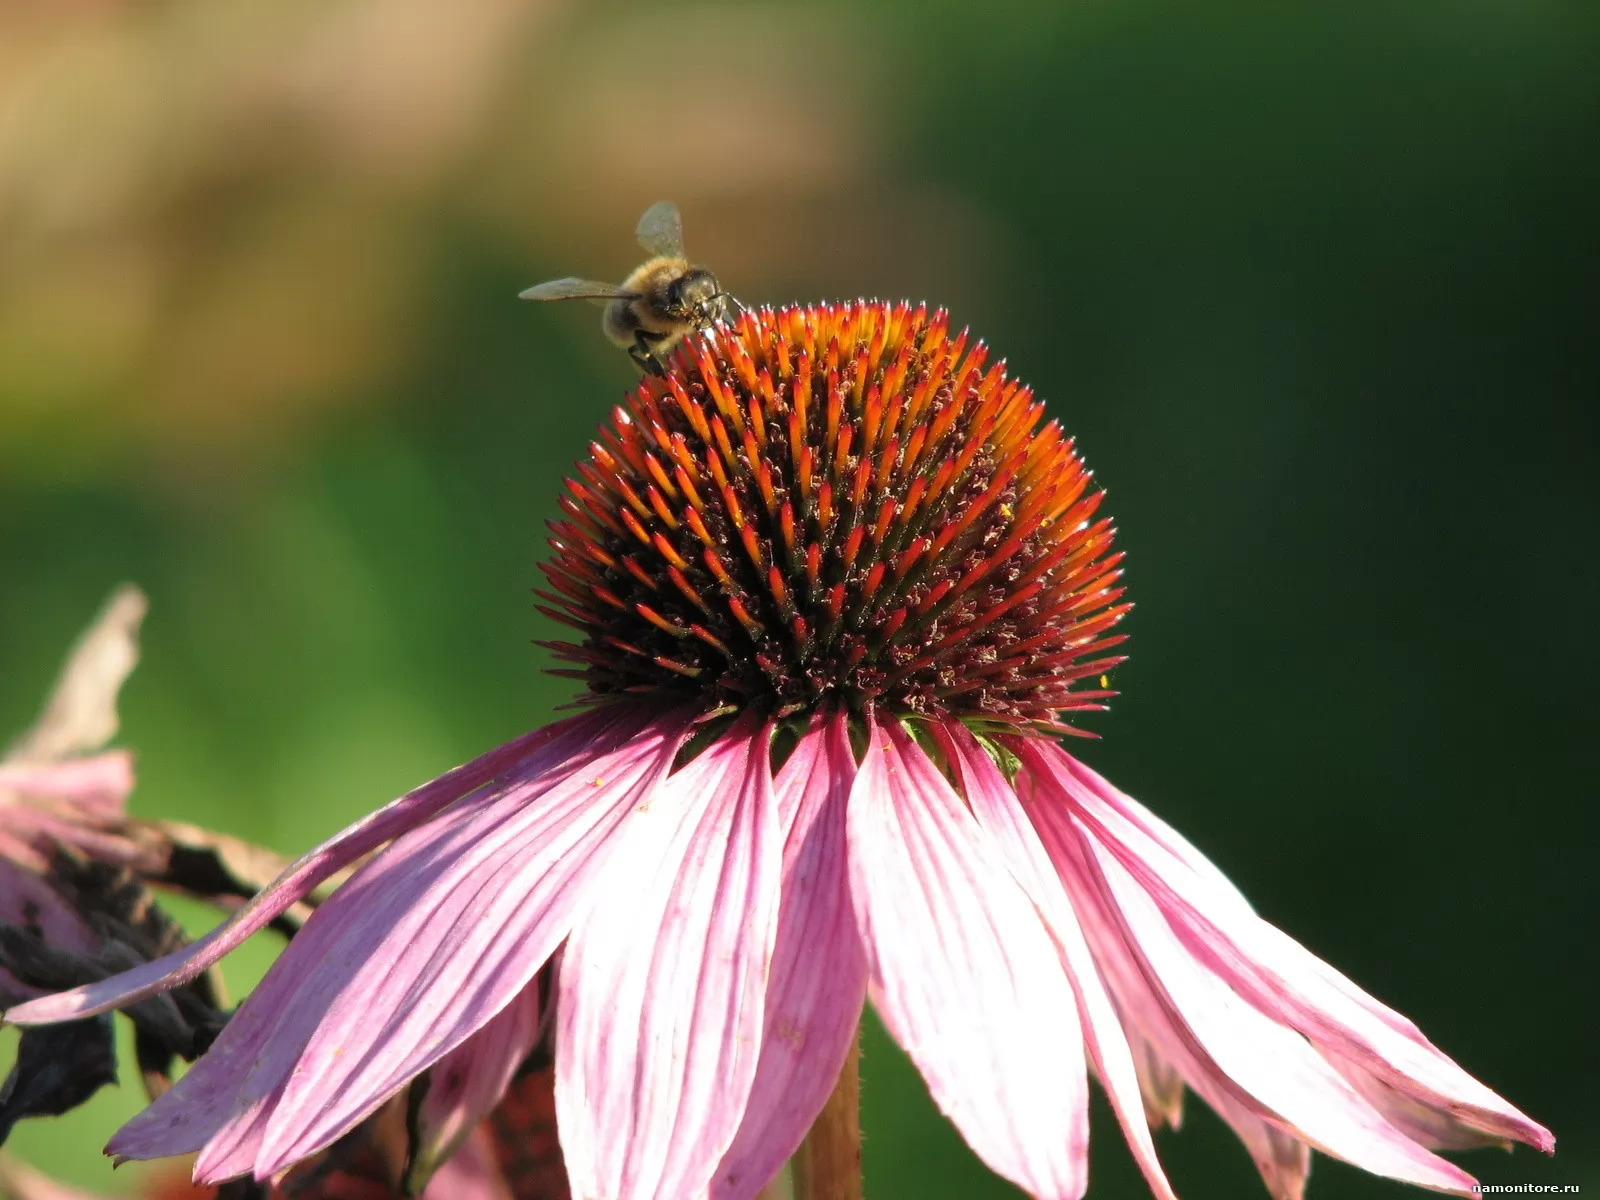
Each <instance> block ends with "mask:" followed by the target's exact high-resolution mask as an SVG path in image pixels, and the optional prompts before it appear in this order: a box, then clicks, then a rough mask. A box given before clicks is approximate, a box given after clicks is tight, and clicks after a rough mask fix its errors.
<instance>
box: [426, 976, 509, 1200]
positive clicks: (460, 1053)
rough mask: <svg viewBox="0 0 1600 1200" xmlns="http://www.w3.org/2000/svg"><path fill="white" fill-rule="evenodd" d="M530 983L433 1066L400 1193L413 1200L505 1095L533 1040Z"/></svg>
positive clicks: (429, 1073) (429, 1074)
mask: <svg viewBox="0 0 1600 1200" xmlns="http://www.w3.org/2000/svg"><path fill="white" fill-rule="evenodd" d="M540 1017H541V1012H540V1004H539V982H538V979H537V978H535V979H534V980H533V981H532V982H531V983H529V984H528V985H527V986H526V987H524V988H523V989H522V991H520V992H519V993H517V995H516V997H515V998H514V999H513V1000H512V1001H511V1003H510V1004H508V1005H506V1006H505V1008H503V1009H501V1010H500V1012H499V1014H498V1015H496V1016H495V1017H494V1018H493V1019H492V1020H491V1021H490V1022H489V1023H488V1024H487V1025H485V1026H484V1027H483V1028H482V1029H480V1030H478V1032H477V1033H475V1034H473V1035H472V1036H471V1037H469V1038H468V1039H467V1040H466V1041H464V1042H462V1043H461V1045H459V1046H457V1047H456V1048H455V1049H454V1050H452V1051H450V1053H449V1054H446V1055H445V1056H444V1057H443V1058H441V1059H440V1060H439V1061H438V1062H436V1063H434V1064H433V1066H432V1067H431V1068H430V1069H429V1071H428V1090H427V1092H426V1093H425V1094H424V1095H423V1097H422V1104H421V1105H420V1106H419V1110H418V1112H417V1116H416V1123H415V1125H416V1127H415V1131H414V1135H413V1136H414V1139H415V1140H414V1142H413V1145H412V1150H411V1161H410V1162H409V1163H408V1164H407V1169H406V1179H405V1183H406V1191H407V1194H414V1193H415V1192H417V1191H420V1190H421V1189H422V1185H423V1184H425V1183H426V1182H427V1181H428V1180H429V1178H430V1177H434V1173H435V1172H436V1171H437V1170H439V1168H440V1165H441V1164H442V1163H445V1162H447V1161H450V1162H453V1161H454V1159H452V1158H451V1156H452V1155H453V1154H455V1152H456V1151H457V1149H459V1148H460V1147H461V1145H462V1142H463V1141H464V1140H465V1139H466V1137H467V1135H468V1134H470V1133H471V1132H472V1131H473V1129H474V1128H476V1126H477V1125H478V1122H479V1121H481V1120H482V1119H483V1118H484V1117H486V1116H488V1115H489V1113H490V1111H491V1110H493V1108H494V1106H495V1105H496V1104H498V1103H500V1097H501V1096H503V1095H505V1090H506V1086H507V1085H508V1084H509V1083H510V1082H511V1079H512V1076H514V1075H515V1074H516V1073H517V1069H518V1068H519V1067H520V1066H521V1065H522V1061H523V1060H524V1059H525V1058H527V1056H528V1052H529V1051H530V1050H531V1049H532V1048H533V1044H534V1042H535V1041H536V1040H537V1039H538V1037H539V1030H540V1027H541V1022H540Z"/></svg>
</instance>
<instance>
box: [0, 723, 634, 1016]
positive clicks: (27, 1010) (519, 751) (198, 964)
mask: <svg viewBox="0 0 1600 1200" xmlns="http://www.w3.org/2000/svg"><path fill="white" fill-rule="evenodd" d="M650 715H651V714H650V712H649V711H648V710H646V709H644V708H643V707H634V706H626V705H607V706H605V707H602V708H598V709H595V710H593V711H592V712H587V713H582V714H580V715H578V716H576V717H571V718H569V719H568V720H565V721H560V722H557V723H556V724H554V725H551V726H548V727H547V728H544V729H540V730H535V731H534V732H532V733H528V734H524V735H523V736H522V737H520V738H517V739H516V740H515V741H512V742H508V743H507V744H506V745H504V746H501V747H499V748H498V749H495V750H491V751H489V753H487V754H485V755H482V756H481V757H479V758H475V759H473V760H472V761H471V762H469V763H466V764H465V765H463V766H459V767H457V768H456V769H455V770H453V771H449V772H447V773H445V774H444V775H441V776H440V777H439V778H438V779H435V780H434V781H433V782H431V783H426V784H423V786H421V787H419V788H417V789H416V790H415V791H412V792H408V793H406V795H404V796H402V797H401V798H400V799H398V800H395V801H393V802H392V803H390V804H388V805H386V806H385V807H383V808H381V809H379V810H378V811H377V812H375V813H372V814H370V815H369V816H366V817H364V818H362V819H361V820H360V821H357V822H356V823H355V824H354V825H352V826H350V827H349V828H348V829H345V830H343V831H342V832H340V833H338V834H336V835H334V836H333V837H332V838H330V839H329V840H328V841H326V842H323V843H322V845H320V846H318V847H317V848H316V849H314V850H311V851H310V852H308V853H306V854H305V855H303V856H301V857H300V858H299V859H297V860H296V861H295V862H293V863H291V864H290V865H289V867H288V868H287V869H285V870H284V872H283V874H281V875H279V876H278V878H277V879H276V880H274V881H273V882H272V884H271V885H270V886H269V887H267V888H265V889H264V890H263V891H262V892H261V893H260V894H258V895H257V896H256V897H255V898H254V899H253V900H251V901H250V902H249V903H248V904H246V905H244V907H242V908H240V909H239V910H238V912H236V913H234V914H233V915H232V916H231V917H229V918H228V919H227V920H226V921H224V922H223V923H222V924H221V925H219V926H217V927H216V928H215V929H213V930H212V931H211V932H210V933H208V934H206V935H205V937H203V938H201V939H200V940H199V941H197V942H195V943H194V944H193V945H190V946H185V947H184V948H183V949H182V950H175V951H173V952H172V953H171V954H167V955H164V956H163V957H161V958H158V959H154V960H152V961H151V962H148V963H144V964H142V965H140V966H138V967H135V968H134V969H133V970H131V971H124V972H123V973H122V974H120V975H113V976H112V977H111V978H110V979H104V980H100V981H99V982H97V983H91V984H86V985H85V986H83V987H78V988H73V989H72V990H71V991H66V992H60V993H57V994H56V995H54V996H47V997H45V998H44V999H41V1000H33V1001H30V1002H29V1003H27V1004H23V1005H20V1006H18V1007H17V1008H14V1009H12V1010H11V1011H9V1012H7V1013H6V1014H5V1019H6V1020H7V1021H11V1022H13V1023H15V1024H18V1025H48V1024H50V1023H52V1022H55V1021H69V1020H72V1019H74V1018H76V1017H87V1016H93V1015H94V1014H95V1013H102V1012H108V1011H110V1010H111V1009H114V1008H122V1007H124V1006H126V1005H128V1004H131V1003H133V1002H134V1001H136V1000H141V999H143V998H144V997H146V996H151V995H154V994H155V993H157V992H162V991H166V990H168V989H169V988H174V987H176V986H178V985H179V984H180V983H187V982H188V981H189V980H191V979H193V978H195V977H196V976H197V975H199V974H200V973H201V972H203V971H205V970H206V969H208V968H209V967H210V966H211V965H212V964H214V963H216V962H217V961H218V960H219V959H221V958H222V957H223V956H224V955H226V954H228V953H229V952H230V951H232V950H233V949H235V948H236V947H238V946H239V945H241V944H242V943H243V942H244V941H245V940H246V939H247V938H249V937H250V935H251V934H253V933H255V932H257V931H258V930H261V929H264V928H265V927H266V926H267V925H269V924H271V923H272V921H273V920H274V919H275V918H276V917H278V916H279V915H281V914H282V913H284V912H286V911H287V910H288V909H289V908H291V907H292V906H293V905H294V904H296V903H297V902H298V901H300V900H302V899H304V898H305V897H306V896H307V895H309V894H310V893H311V891H312V890H313V889H314V888H316V886H317V885H318V884H320V883H322V882H323V881H324V880H326V879H328V878H329V877H330V876H332V875H335V874H337V873H338V872H339V871H341V870H343V869H344V868H345V867H346V866H348V865H349V864H350V863H352V862H355V861H356V860H357V859H359V858H360V857H361V856H362V855H364V854H366V853H367V852H368V851H371V850H373V849H376V848H377V847H378V846H381V845H383V843H385V842H387V841H390V840H391V839H393V838H395V837H397V836H399V835H400V834H402V833H404V832H405V831H406V830H407V829H410V828H412V827H413V826H416V825H418V824H420V823H421V822H424V821H426V820H427V819H428V818H430V817H432V816H433V815H434V814H435V813H438V812H439V811H440V810H441V809H444V808H448V807H449V806H450V805H451V804H454V803H455V802H456V801H457V800H459V799H461V797H463V796H465V795H467V794H468V793H470V792H473V791H475V790H476V789H478V788H481V787H483V786H485V785H486V784H489V783H491V782H492V781H493V780H494V779H495V778H496V777H498V776H502V775H507V776H509V775H517V776H521V777H527V776H529V775H531V774H533V773H535V772H537V771H540V770H550V769H553V768H555V767H556V766H559V764H560V763H561V762H562V761H564V760H565V759H567V758H569V757H571V756H572V755H573V754H576V753H579V752H580V751H581V750H582V749H583V747H584V746H585V745H586V744H587V743H588V742H590V741H592V740H594V739H596V738H599V737H602V736H608V737H612V738H615V737H616V736H618V735H619V733H620V732H621V731H622V730H624V729H628V728H632V729H637V728H640V727H642V726H643V725H644V724H645V722H646V721H648V720H649V718H650Z"/></svg>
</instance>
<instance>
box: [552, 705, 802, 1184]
mask: <svg viewBox="0 0 1600 1200" xmlns="http://www.w3.org/2000/svg"><path fill="white" fill-rule="evenodd" d="M768 746H769V730H767V729H762V730H760V731H759V732H757V733H755V734H754V735H752V734H751V733H750V732H749V731H748V726H746V727H743V728H742V729H741V728H736V729H735V730H733V731H730V732H729V733H727V734H725V735H723V736H722V737H721V738H719V739H718V740H717V741H716V742H714V743H713V744H712V745H711V746H710V747H708V748H707V749H706V750H705V751H704V752H702V753H701V754H700V756H699V757H697V758H695V759H694V760H693V761H691V762H690V763H689V764H688V765H686V766H685V767H683V768H682V769H681V770H680V771H679V772H678V773H677V774H676V775H674V776H672V777H671V778H670V779H669V780H668V781H667V783H666V784H665V785H664V786H663V788H662V789H661V790H660V791H659V792H658V793H657V794H656V795H655V796H654V797H653V798H652V800H651V802H650V804H649V806H648V807H647V808H642V809H641V810H640V811H639V812H637V813H635V814H633V816H632V817H631V818H630V820H629V822H628V824H627V826H626V827H625V829H624V830H622V831H621V839H620V844H619V845H618V847H617V850H616V852H615V854H614V856H613V857H612V858H611V859H610V860H609V861H608V863H607V864H606V868H605V871H604V873H603V878H602V879H601V880H600V881H599V882H598V883H597V885H596V887H595V889H594V894H593V899H592V906H591V907H590V908H589V909H588V911H587V912H586V913H585V914H584V915H583V916H582V917H581V918H580V919H579V921H578V923H577V925H576V927H575V928H574V929H573V932H572V939H571V941H570V942H569V943H568V946H567V949H566V952H565V954H564V955H563V958H562V965H561V977H560V989H561V990H560V999H559V1001H558V1003H557V1010H556V1011H557V1022H558V1024H557V1048H556V1112H557V1123H558V1125H559V1127H560V1130H561V1144H562V1148H563V1150H564V1152H565V1154H566V1159H567V1170H568V1172H569V1174H570V1176H571V1179H572V1191H573V1195H574V1196H604V1197H606V1200H644V1198H646V1197H660V1198H662V1200H680V1198H681V1197H685V1196H698V1195H701V1194H702V1193H703V1192H704V1191H705V1189H706V1187H707V1186H708V1185H709V1184H710V1182H711V1178H712V1174H713V1172H714V1171H715V1170H716V1168H717V1164H718V1163H719V1162H720V1161H721V1159H722V1156H723V1154H724V1153H725V1152H726V1151H727V1149H728V1147H729V1145H730V1144H731V1143H732V1142H733V1138H734V1134H735V1133H736V1132H737V1130H738V1128H739V1122H740V1118H741V1117H742V1116H743V1114H744V1107H745V1100H746V1098H747V1097H748V1096H749V1094H750V1088H751V1085H752V1083H753V1081H754V1079H755V1073H756V1059H757V1055H758V1053H759V1049H760V1046H761V1036H762V1024H763V1016H764V1012H763V1007H764V1006H763V999H764V995H765V991H766V986H767V978H768V972H769V970H770V966H771V961H772V949H773V942H774V938H775V935H776V931H777V917H778V897H779V889H780V884H781V881H782V871H783V846H782V840H781V834H780V831H779V827H778V814H777V807H776V805H775V803H774V800H773V795H772V786H773V785H772V774H771V767H770V764H769V762H768V757H767V756H768ZM762 1182H764V1181H761V1180H757V1181H755V1182H754V1183H753V1184H752V1185H751V1191H754V1189H755V1188H756V1187H759V1186H760V1184H761V1183H762Z"/></svg>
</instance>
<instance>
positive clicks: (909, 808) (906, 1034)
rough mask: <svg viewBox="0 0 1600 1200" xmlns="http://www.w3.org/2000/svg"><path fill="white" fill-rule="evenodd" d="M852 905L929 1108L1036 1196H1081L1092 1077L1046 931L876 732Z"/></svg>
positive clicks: (853, 842) (920, 771) (920, 773)
mask: <svg viewBox="0 0 1600 1200" xmlns="http://www.w3.org/2000/svg"><path fill="white" fill-rule="evenodd" d="M848 833H849V852H850V892H851V898H852V901H853V903H854V906H855V910H856V919H857V921H858V922H859V924H860V928H861V933H862V940H863V942H864V943H865V945H866V950H867V962H868V969H869V972H870V975H869V978H870V994H871V996H872V1001H873V1004H874V1006H875V1007H876V1008H877V1009H878V1012H879V1014H880V1015H881V1016H882V1017H883V1020H884V1024H885V1025H886V1026H887V1027H888V1029H889V1032H890V1033H891V1034H892V1035H893V1036H894V1038H895V1040H896V1041H898V1042H899V1043H900V1044H901V1045H902V1046H903V1047H905V1049H906V1052H907V1053H908V1054H909V1055H910V1056H911V1059H912V1061H913V1062H914V1063H916V1065H917V1068H918V1069H919V1070H920V1071H921V1072H922V1076H923V1078H924V1079H925V1080H927V1083H928V1089H929V1091H930V1092H932V1094H933V1098H934V1100H935V1101H936V1102H937V1103H938V1105H939V1107H940V1108H941V1109H943V1110H944V1112H945V1114H946V1115H947V1116H948V1117H949V1118H950V1119H951V1121H953V1122H954V1123H955V1125H956V1128H958V1129H959V1130H960V1131H961V1133H962V1135H963V1136H964V1137H965V1138H966V1139H967V1142H968V1143H969V1144H970V1145H971V1146H972V1148H973V1149H974V1150H975V1151H976V1152H977V1154H978V1156H979V1157H980V1158H982V1159H983V1160H984V1161H985V1162H986V1163H988V1165H989V1166H990V1167H991V1168H992V1169H993V1170H995V1171H996V1172H998V1173H999V1174H1001V1175H1003V1176H1005V1177H1006V1178H1007V1179H1010V1180H1011V1181H1012V1182H1014V1183H1016V1184H1017V1185H1018V1186H1019V1187H1022V1188H1025V1189H1026V1190H1027V1191H1029V1192H1031V1193H1033V1194H1034V1195H1036V1196H1040V1197H1044V1198H1046V1200H1053V1198H1056V1197H1078V1196H1081V1195H1083V1192H1084V1188H1085V1186H1086V1185H1087V1176H1088V1076H1087V1071H1086V1067H1085V1063H1084V1057H1083V1042H1082V1039H1081V1037H1080V1032H1079V1027H1078V1022H1077V1020H1076V1015H1075V1014H1076V1012H1077V1007H1076V1004H1077V1002H1076V999H1075V998H1074V996H1073V991H1072V987H1071V985H1070V983H1069V982H1068V980H1067V976H1066V972H1065V971H1064V970H1063V969H1062V965H1061V959H1060V956H1059V954H1058V952H1057V949H1056V946H1055V943H1054V941H1053V940H1052V939H1051V936H1050V933H1049V931H1048V930H1047V929H1046V927H1045V925H1044V923H1043V922H1042V921H1041V919H1040V917H1039V914H1038V911H1037V910H1036V909H1035V907H1034V905H1033V904H1032V902H1031V901H1030V900H1029V898H1028V896H1027V895H1026V893H1025V892H1024V891H1023V889H1022V887H1021V885H1019V884H1018V883H1017V881H1016V880H1015V879H1014V878H1013V877H1012V875H1011V873H1010V872H1009V871H1008V870H1007V867H1006V864H1005V862H1004V860H1003V859H1002V857H1001V855H1000V853H999V852H998V851H997V850H996V849H995V847H994V845H993V843H992V841H991V840H990V839H989V837H988V836H987V835H986V834H985V832H984V831H983V829H982V828H981V827H980V826H979V825H978V823H977V821H976V820H974V818H973V816H972V814H971V813H970V812H969V811H968V810H967V808H966V806H965V805H964V804H963V803H962V802H961V798H960V797H959V796H957V795H956V794H955V792H954V791H953V790H952V789H951V787H950V785H949V784H948V783H946V782H945V780H944V777H943V776H941V775H940V774H939V772H938V769H937V768H936V767H935V766H934V765H933V763H932V762H931V761H929V759H928V756H927V755H926V754H924V753H923V752H922V750H921V749H920V748H919V747H917V746H916V745H915V743H913V742H912V741H911V739H910V738H909V737H908V736H907V735H906V734H905V733H904V732H903V731H902V730H901V729H900V728H899V726H898V724H896V723H894V722H893V721H884V720H874V722H873V725H872V730H871V743H870V745H869V746H868V748H867V753H866V757H865V759H863V761H862V763H861V767H860V770H859V772H858V773H857V775H856V779H855V784H854V786H853V787H852V788H851V792H850V812H849V821H848Z"/></svg>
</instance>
